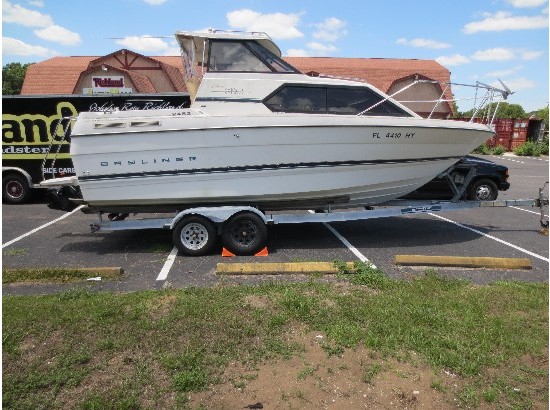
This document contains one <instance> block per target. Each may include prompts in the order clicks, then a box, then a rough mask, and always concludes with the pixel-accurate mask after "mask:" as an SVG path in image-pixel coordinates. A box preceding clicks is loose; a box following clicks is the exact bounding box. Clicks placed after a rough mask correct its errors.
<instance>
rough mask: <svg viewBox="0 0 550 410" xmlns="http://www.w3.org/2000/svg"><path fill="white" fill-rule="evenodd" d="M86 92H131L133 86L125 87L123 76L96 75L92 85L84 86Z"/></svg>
mask: <svg viewBox="0 0 550 410" xmlns="http://www.w3.org/2000/svg"><path fill="white" fill-rule="evenodd" d="M82 91H83V93H84V94H92V95H96V94H129V93H131V92H132V91H133V90H132V88H131V87H124V77H123V76H94V77H92V87H91V88H84V89H83V90H82Z"/></svg>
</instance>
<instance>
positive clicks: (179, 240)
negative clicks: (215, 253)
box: [172, 215, 218, 256]
mask: <svg viewBox="0 0 550 410" xmlns="http://www.w3.org/2000/svg"><path fill="white" fill-rule="evenodd" d="M217 238H218V235H217V232H216V226H215V225H214V223H213V222H212V221H211V220H210V219H208V218H204V217H202V216H199V215H190V216H188V217H185V218H183V219H182V220H181V221H179V222H178V223H177V224H176V227H175V228H174V231H173V232H172V239H173V241H174V245H176V247H177V248H178V249H179V250H180V251H181V252H182V253H183V254H185V255H189V256H199V255H204V254H206V253H208V252H209V251H210V250H212V248H213V247H214V245H215V244H216V241H217Z"/></svg>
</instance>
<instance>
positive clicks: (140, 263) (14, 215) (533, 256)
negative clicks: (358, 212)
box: [2, 155, 549, 294]
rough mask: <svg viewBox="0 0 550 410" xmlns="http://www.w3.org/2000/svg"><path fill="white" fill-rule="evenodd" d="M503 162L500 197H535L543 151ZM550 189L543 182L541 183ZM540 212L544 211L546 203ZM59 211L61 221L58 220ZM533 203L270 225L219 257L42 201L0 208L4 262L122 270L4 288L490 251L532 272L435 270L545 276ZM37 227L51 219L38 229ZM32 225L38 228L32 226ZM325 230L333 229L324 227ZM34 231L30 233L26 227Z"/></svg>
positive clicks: (142, 284)
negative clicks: (249, 250)
mask: <svg viewBox="0 0 550 410" xmlns="http://www.w3.org/2000/svg"><path fill="white" fill-rule="evenodd" d="M489 159H491V160H492V161H495V162H497V163H499V164H503V165H506V166H508V168H509V170H510V183H511V188H510V190H508V191H506V192H500V194H499V199H524V198H534V197H536V196H537V194H538V188H539V187H541V186H543V185H544V183H545V182H547V181H548V176H549V173H548V157H541V158H526V157H515V156H509V155H507V156H504V157H496V156H491V157H489ZM544 192H545V195H546V196H547V195H548V186H547V187H546V188H545V191H544ZM546 215H547V210H546ZM61 218H63V219H61ZM539 219H540V216H539V211H538V209H537V208H519V207H509V208H498V209H495V208H480V209H474V210H466V211H452V212H444V213H440V214H423V215H414V216H401V217H391V218H383V219H371V220H365V221H356V222H341V223H331V224H330V227H328V226H326V225H324V224H299V225H275V226H270V227H269V239H268V249H269V255H268V256H265V257H242V256H238V257H231V258H227V257H222V256H221V249H217V250H216V251H215V252H214V253H212V254H211V255H208V256H203V257H186V256H181V255H176V254H175V251H174V250H173V246H172V242H171V233H170V232H169V231H163V230H141V231H118V232H96V233H91V232H90V228H89V225H90V224H91V223H93V222H95V221H96V217H95V216H94V215H85V214H83V213H81V212H78V211H77V212H74V213H72V214H66V213H63V212H61V211H54V210H50V209H49V208H47V206H46V204H45V203H43V202H41V201H36V202H35V203H31V204H25V205H5V204H3V205H2V243H3V245H2V263H3V267H4V268H41V267H62V268H76V267H78V268H79V267H107V266H109V267H122V268H123V269H124V275H123V276H122V277H121V278H120V280H116V281H94V282H87V283H86V284H84V285H75V284H69V285H67V284H62V285H30V284H27V285H21V284H19V285H7V286H3V293H4V294H27V293H36V292H39V293H44V292H50V291H58V290H63V289H68V288H71V287H75V286H88V287H92V288H94V289H98V290H102V289H105V290H115V291H123V292H124V291H134V290H144V289H159V288H163V287H168V286H170V287H178V288H179V287H186V286H213V285H216V284H220V283H256V282H258V281H262V280H274V279H276V280H289V281H299V280H307V277H306V276H305V275H277V276H244V275H242V276H230V277H229V276H219V275H217V274H216V271H215V270H216V264H217V263H219V262H226V263H227V262H229V263H232V262H309V261H327V262H331V261H334V260H341V261H356V260H358V259H360V258H364V259H367V260H369V261H370V262H372V263H374V264H375V265H376V266H377V267H378V268H379V269H381V270H382V271H384V272H386V273H387V274H388V275H390V276H391V277H396V278H400V277H406V276H409V275H415V274H422V272H423V271H424V270H425V268H420V267H415V268H413V267H402V266H401V267H400V266H397V265H395V264H394V257H395V255H399V254H406V255H412V254H418V255H434V256H443V255H445V256H491V257H506V258H528V259H530V261H531V263H532V269H530V270H508V269H485V268H484V269H466V268H437V271H438V272H439V273H440V274H443V275H447V276H452V277H460V278H465V279H468V280H471V281H473V282H475V283H489V282H492V281H496V280H521V281H537V282H538V281H547V280H548V263H549V260H548V257H549V256H548V236H543V235H541V234H540V233H539V230H540V223H539ZM45 224H49V225H47V226H45V227H44V225H45ZM37 228H41V229H39V230H36V229H37ZM330 228H332V229H330ZM34 230H36V231H34Z"/></svg>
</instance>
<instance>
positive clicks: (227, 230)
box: [222, 212, 267, 255]
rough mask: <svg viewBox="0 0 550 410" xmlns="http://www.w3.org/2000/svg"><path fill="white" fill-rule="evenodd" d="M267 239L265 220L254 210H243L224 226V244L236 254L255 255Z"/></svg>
mask: <svg viewBox="0 0 550 410" xmlns="http://www.w3.org/2000/svg"><path fill="white" fill-rule="evenodd" d="M266 240H267V227H266V226H265V223H264V221H263V220H262V218H260V217H259V216H258V215H256V214H255V213H253V212H241V213H238V214H236V215H234V216H232V217H231V218H230V219H229V220H228V221H227V222H226V223H225V224H224V226H223V230H222V243H223V246H224V247H225V248H226V249H227V250H229V251H230V252H232V253H234V254H235V255H254V254H256V253H258V252H259V251H260V250H261V249H262V248H263V247H264V246H265V242H266Z"/></svg>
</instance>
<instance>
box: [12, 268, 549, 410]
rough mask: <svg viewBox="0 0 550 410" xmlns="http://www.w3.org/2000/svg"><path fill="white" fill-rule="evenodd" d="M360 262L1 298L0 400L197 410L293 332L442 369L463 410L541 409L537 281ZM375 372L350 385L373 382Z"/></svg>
mask: <svg viewBox="0 0 550 410" xmlns="http://www.w3.org/2000/svg"><path fill="white" fill-rule="evenodd" d="M358 268H359V269H358V272H357V273H354V274H346V275H342V276H341V277H342V278H343V279H342V282H340V283H326V282H323V281H322V280H321V279H319V280H317V279H315V278H313V279H311V280H310V281H308V282H307V283H300V284H289V283H275V282H273V283H267V284H261V285H258V286H220V287H216V288H190V289H181V290H165V291H147V292H136V293H126V294H113V293H94V292H87V291H84V290H76V291H71V292H66V293H62V294H56V295H44V296H4V297H3V298H2V305H3V306H2V307H3V309H2V320H3V334H2V350H3V380H2V383H3V385H2V387H3V388H2V395H3V397H2V399H3V406H4V408H137V409H139V408H196V407H197V403H193V402H190V401H189V400H191V399H190V397H192V396H191V395H190V393H192V392H200V391H202V390H208V389H214V390H215V387H214V386H215V385H216V384H218V383H221V382H222V380H223V374H224V371H225V370H226V369H227V368H228V366H229V367H231V366H232V368H234V364H235V363H240V364H241V365H242V366H243V368H244V369H250V368H256V367H257V366H259V365H260V364H261V363H266V362H269V361H271V360H278V359H283V358H284V359H288V358H290V357H292V356H294V355H297V356H299V355H301V354H303V352H304V351H305V350H307V349H308V346H307V345H300V344H296V342H295V341H293V337H292V336H291V335H292V334H295V332H296V329H303V331H304V332H315V333H318V332H319V333H321V334H323V335H325V337H324V339H323V344H322V347H323V349H324V350H325V352H326V354H327V356H331V357H338V356H339V355H341V354H342V353H343V352H345V351H347V350H348V349H355V348H357V347H359V346H361V347H363V348H367V349H368V350H369V351H371V352H372V355H373V357H377V356H378V357H386V356H390V357H395V358H397V359H398V360H399V361H400V362H408V363H411V364H413V365H414V364H415V363H418V362H419V361H420V362H421V363H423V364H425V365H428V366H430V367H431V368H433V369H434V375H441V374H443V370H445V372H448V373H449V374H454V375H456V378H457V379H456V382H457V383H458V382H460V384H461V385H463V386H465V388H464V389H462V390H461V391H460V392H456V391H453V390H452V389H451V390H445V388H444V387H443V386H442V384H441V382H440V381H438V379H437V378H436V379H434V380H435V381H434V383H433V386H434V387H433V388H434V389H435V390H437V391H438V392H441V391H445V394H446V395H447V396H448V397H447V402H449V403H453V402H454V403H458V404H459V405H460V406H461V407H478V406H480V405H482V404H483V403H486V404H490V405H491V406H493V407H495V408H533V407H536V405H534V403H535V404H537V403H544V402H547V400H548V379H547V377H548V374H547V369H546V364H547V360H548V284H547V283H517V282H500V283H494V284H491V285H486V286H476V285H472V284H470V283H468V282H466V281H461V280H454V279H447V278H444V277H441V276H439V275H437V274H436V273H435V272H434V271H429V272H427V273H426V274H425V275H421V276H420V277H416V278H414V279H411V280H408V281H396V280H392V279H390V278H387V277H386V276H384V275H383V273H381V272H380V271H378V270H376V269H372V268H371V267H368V266H358ZM344 281H345V283H343V282H344ZM518 363H525V365H524V367H525V368H523V367H522V368H521V369H518ZM247 366H248V367H247ZM307 366H312V368H315V366H314V364H311V365H310V364H308V365H307ZM335 368H337V365H335ZM381 370H382V368H379V367H377V363H372V365H371V366H370V367H368V368H365V373H364V374H363V375H359V376H358V377H359V378H360V379H361V380H363V381H364V383H367V384H369V383H376V382H377V377H376V375H377V374H378V373H379V372H380V371H381ZM245 371H246V370H245ZM308 379H310V378H309V377H307V374H305V373H304V380H308ZM539 380H540V382H539ZM243 383H245V382H243ZM533 386H537V388H534V387H533ZM428 394H429V393H428Z"/></svg>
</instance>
